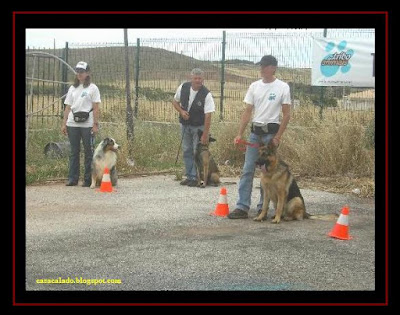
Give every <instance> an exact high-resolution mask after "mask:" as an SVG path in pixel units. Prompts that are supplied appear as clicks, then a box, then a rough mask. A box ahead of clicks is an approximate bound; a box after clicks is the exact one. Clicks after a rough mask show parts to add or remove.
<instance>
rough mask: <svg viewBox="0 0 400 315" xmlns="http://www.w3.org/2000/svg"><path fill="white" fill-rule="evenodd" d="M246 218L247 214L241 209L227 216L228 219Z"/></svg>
mask: <svg viewBox="0 0 400 315" xmlns="http://www.w3.org/2000/svg"><path fill="white" fill-rule="evenodd" d="M248 217H249V215H248V213H247V212H246V211H244V210H242V209H235V210H233V211H232V212H231V213H229V214H228V218H229V219H247V218H248Z"/></svg>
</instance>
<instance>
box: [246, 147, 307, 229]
mask: <svg viewBox="0 0 400 315" xmlns="http://www.w3.org/2000/svg"><path fill="white" fill-rule="evenodd" d="M256 165H258V166H259V167H260V168H261V187H262V189H263V191H264V201H263V207H262V211H261V213H260V214H259V215H258V216H257V217H256V218H255V219H254V221H262V220H263V219H264V218H266V217H267V212H268V207H269V202H270V200H272V202H273V204H274V205H275V217H274V218H273V220H272V222H273V223H279V222H280V221H281V218H282V219H284V220H286V221H290V220H293V219H296V220H302V219H305V218H308V217H309V214H308V213H306V208H305V205H304V199H303V196H302V195H301V193H300V189H299V187H298V186H297V183H296V180H295V179H294V177H293V175H292V174H291V173H290V171H289V167H288V165H287V164H286V163H285V162H283V161H282V160H281V159H280V158H279V156H278V155H277V147H276V146H275V145H273V144H272V143H271V142H270V143H269V144H268V145H267V146H264V145H263V146H261V147H260V148H259V158H258V160H257V161H256Z"/></svg>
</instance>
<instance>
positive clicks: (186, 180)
mask: <svg viewBox="0 0 400 315" xmlns="http://www.w3.org/2000/svg"><path fill="white" fill-rule="evenodd" d="M190 182H191V180H190V179H189V178H186V179H185V180H183V181H181V182H180V183H179V184H181V185H188V184H189V183H190Z"/></svg>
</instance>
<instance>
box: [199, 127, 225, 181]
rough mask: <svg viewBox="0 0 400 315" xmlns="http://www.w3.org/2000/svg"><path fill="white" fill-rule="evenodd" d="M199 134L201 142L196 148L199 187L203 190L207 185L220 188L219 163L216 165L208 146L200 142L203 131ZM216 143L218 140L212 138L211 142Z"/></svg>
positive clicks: (210, 138)
mask: <svg viewBox="0 0 400 315" xmlns="http://www.w3.org/2000/svg"><path fill="white" fill-rule="evenodd" d="M197 133H198V136H199V142H198V144H197V146H196V152H195V155H194V160H195V163H196V169H197V181H198V184H197V186H198V187H201V188H205V187H206V186H207V185H213V186H218V184H219V183H220V181H219V169H218V166H217V163H215V161H214V159H213V157H212V156H211V153H210V150H209V149H208V144H206V145H205V144H202V143H201V141H200V139H201V136H202V135H203V131H202V130H198V132H197ZM214 141H216V140H215V139H214V138H212V137H211V136H210V137H209V142H214Z"/></svg>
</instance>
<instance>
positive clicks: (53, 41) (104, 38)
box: [26, 28, 304, 48]
mask: <svg viewBox="0 0 400 315" xmlns="http://www.w3.org/2000/svg"><path fill="white" fill-rule="evenodd" d="M224 30H226V31H227V32H229V33H261V32H265V31H266V29H222V28H213V29H210V28H208V29H128V41H129V42H130V43H134V42H136V39H137V38H201V37H218V38H220V37H222V32H223V31H224ZM278 31H284V30H283V29H282V30H278ZM291 31H293V29H292V30H291ZM303 31H304V30H303ZM66 42H69V43H74V44H77V43H85V44H89V43H123V42H124V31H123V29H122V28H120V29H74V28H70V29H50V28H49V29H26V47H31V48H32V47H34V48H53V47H54V45H55V48H63V47H65V43H66Z"/></svg>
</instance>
